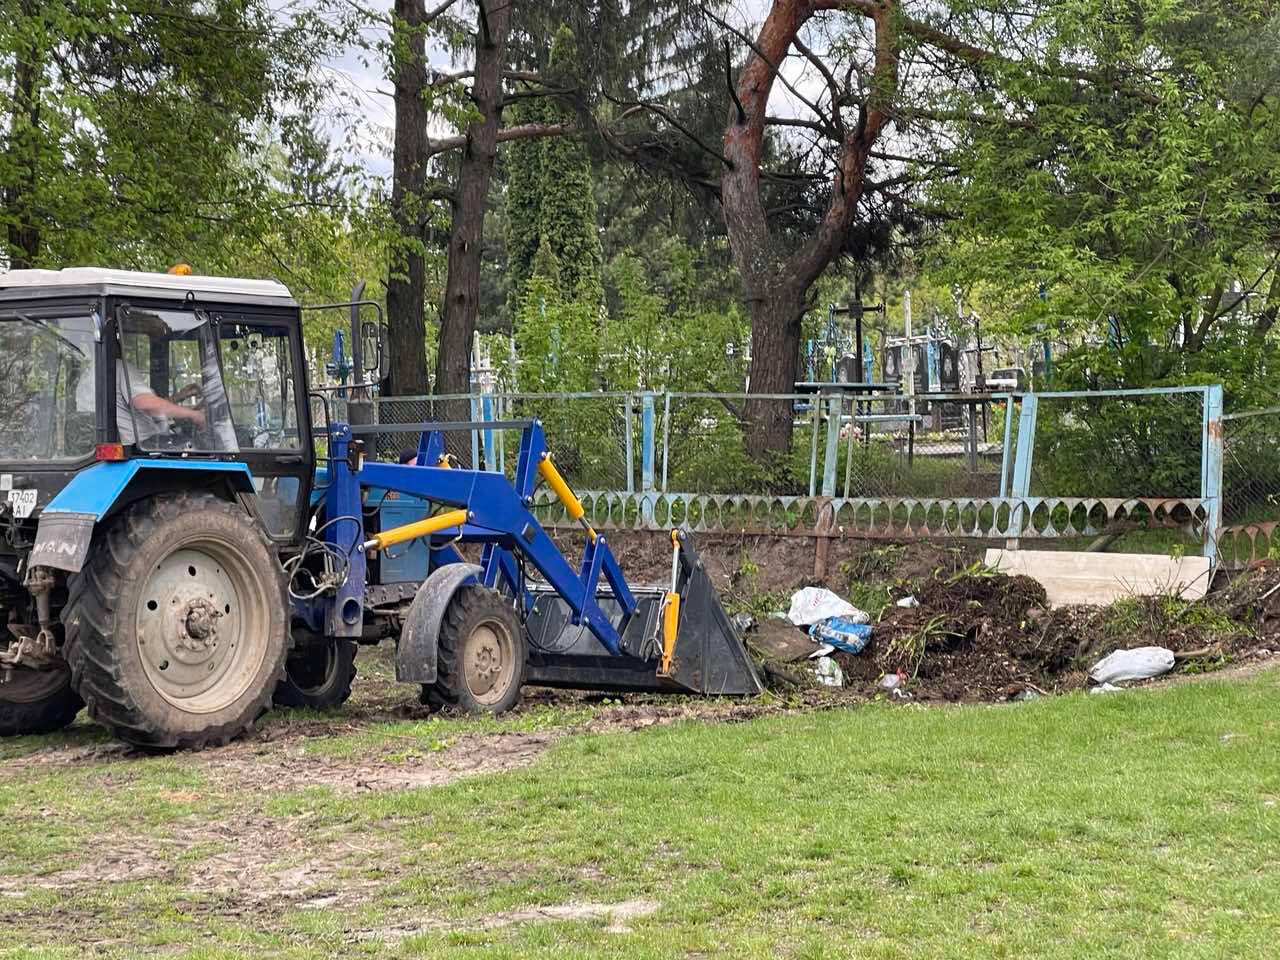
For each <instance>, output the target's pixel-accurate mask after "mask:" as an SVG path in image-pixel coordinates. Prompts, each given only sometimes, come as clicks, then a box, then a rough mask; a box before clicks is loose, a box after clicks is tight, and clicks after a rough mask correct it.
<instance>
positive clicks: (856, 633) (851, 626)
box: [809, 617, 871, 654]
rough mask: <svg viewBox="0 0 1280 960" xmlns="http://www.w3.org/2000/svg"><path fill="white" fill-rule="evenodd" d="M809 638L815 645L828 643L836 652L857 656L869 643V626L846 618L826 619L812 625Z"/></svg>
mask: <svg viewBox="0 0 1280 960" xmlns="http://www.w3.org/2000/svg"><path fill="white" fill-rule="evenodd" d="M809 636H810V637H811V638H812V639H813V640H814V641H815V642H817V643H829V644H831V646H833V647H835V648H836V649H837V650H843V651H844V652H845V653H853V654H858V653H861V652H862V651H863V650H865V649H866V648H867V644H868V643H870V642H871V625H870V624H869V623H855V622H854V621H853V620H850V619H849V618H848V617H828V618H827V619H826V620H819V621H818V622H817V623H815V624H813V626H811V627H810V628H809Z"/></svg>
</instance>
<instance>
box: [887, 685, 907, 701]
mask: <svg viewBox="0 0 1280 960" xmlns="http://www.w3.org/2000/svg"><path fill="white" fill-rule="evenodd" d="M889 696H890V697H892V698H893V699H894V700H910V699H911V694H909V693H907V691H905V690H903V689H902V688H901V687H895V688H894V689H892V690H890V691H889Z"/></svg>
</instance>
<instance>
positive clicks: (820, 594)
mask: <svg viewBox="0 0 1280 960" xmlns="http://www.w3.org/2000/svg"><path fill="white" fill-rule="evenodd" d="M831 617H844V618H845V619H847V620H851V621H853V622H854V623H866V622H867V621H868V620H870V619H871V618H870V617H869V616H867V615H866V613H864V612H863V611H861V610H859V609H858V608H857V607H855V606H854V605H853V604H852V603H850V602H849V601H848V600H843V599H841V598H840V597H838V596H836V595H835V594H834V593H832V592H831V591H830V590H828V589H826V588H825V587H803V588H801V589H799V590H797V591H796V592H795V593H793V594H792V595H791V609H790V610H789V611H788V612H787V619H788V620H790V621H791V622H792V623H794V624H795V625H796V626H797V627H807V626H809V625H810V624H814V623H820V622H821V621H823V620H828V619H830V618H831Z"/></svg>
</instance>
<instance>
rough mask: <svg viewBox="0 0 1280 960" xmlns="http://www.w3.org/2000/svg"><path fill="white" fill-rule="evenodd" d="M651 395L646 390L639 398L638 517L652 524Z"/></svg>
mask: <svg viewBox="0 0 1280 960" xmlns="http://www.w3.org/2000/svg"><path fill="white" fill-rule="evenodd" d="M653 439H654V438H653V394H652V393H651V392H650V391H648V390H646V391H645V392H644V393H643V394H642V395H641V397H640V489H641V491H643V496H642V497H641V498H640V516H641V519H642V520H643V521H644V522H645V523H646V524H650V523H652V522H653Z"/></svg>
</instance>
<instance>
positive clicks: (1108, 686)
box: [1089, 683, 1124, 693]
mask: <svg viewBox="0 0 1280 960" xmlns="http://www.w3.org/2000/svg"><path fill="white" fill-rule="evenodd" d="M1123 689H1124V687H1117V686H1116V685H1115V684H1114V683H1101V684H1099V685H1098V686H1096V687H1094V688H1093V689H1092V690H1090V691H1089V692H1090V693H1115V692H1116V691H1117V690H1123Z"/></svg>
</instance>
